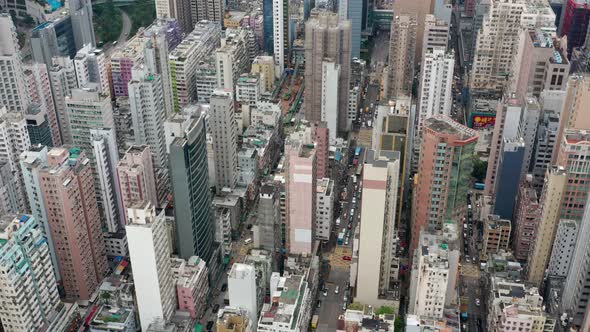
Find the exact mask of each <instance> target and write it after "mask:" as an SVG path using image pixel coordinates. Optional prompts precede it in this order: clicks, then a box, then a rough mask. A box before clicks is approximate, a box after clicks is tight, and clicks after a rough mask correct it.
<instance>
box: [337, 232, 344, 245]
mask: <svg viewBox="0 0 590 332" xmlns="http://www.w3.org/2000/svg"><path fill="white" fill-rule="evenodd" d="M343 244H344V232H341V233H340V234H338V245H339V246H341V245H343Z"/></svg>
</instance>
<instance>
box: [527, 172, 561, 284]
mask: <svg viewBox="0 0 590 332" xmlns="http://www.w3.org/2000/svg"><path fill="white" fill-rule="evenodd" d="M566 183H567V172H566V171H565V169H564V168H563V167H560V168H557V167H554V168H551V169H548V170H547V175H546V177H545V185H544V186H543V193H542V194H541V204H542V212H541V220H540V221H539V224H538V226H537V231H536V237H535V241H534V242H533V244H532V246H531V251H530V254H529V256H528V257H529V259H528V264H527V280H528V281H529V282H530V283H532V284H534V285H536V286H539V285H541V283H542V282H543V277H544V274H545V269H546V268H547V265H548V264H549V258H550V255H551V247H552V244H553V239H554V237H555V231H556V230H557V223H558V222H559V215H560V210H561V206H562V203H561V202H562V199H563V196H564V191H565V186H566Z"/></svg>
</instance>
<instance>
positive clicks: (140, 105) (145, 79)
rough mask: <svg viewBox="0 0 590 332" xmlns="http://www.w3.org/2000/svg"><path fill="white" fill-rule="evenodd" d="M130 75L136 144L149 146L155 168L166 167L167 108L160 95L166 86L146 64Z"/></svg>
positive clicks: (132, 117) (131, 106)
mask: <svg viewBox="0 0 590 332" xmlns="http://www.w3.org/2000/svg"><path fill="white" fill-rule="evenodd" d="M132 76H133V78H132V80H131V81H129V84H128V89H129V106H130V109H131V119H132V121H133V135H134V136H135V144H137V145H149V146H150V151H151V152H152V154H153V157H154V167H157V168H167V167H168V155H167V154H166V138H165V134H164V121H165V120H166V108H165V107H164V102H165V101H164V94H163V90H164V89H165V87H164V85H163V84H162V83H163V80H162V76H161V75H160V74H157V73H156V70H155V68H150V66H149V65H147V64H146V65H136V66H135V67H134V68H133V70H132ZM154 205H156V204H155V203H154Z"/></svg>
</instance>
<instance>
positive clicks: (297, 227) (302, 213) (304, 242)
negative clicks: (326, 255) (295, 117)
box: [285, 128, 317, 255]
mask: <svg viewBox="0 0 590 332" xmlns="http://www.w3.org/2000/svg"><path fill="white" fill-rule="evenodd" d="M307 129H308V130H307V132H309V133H308V134H309V137H307V139H308V140H307V141H306V140H302V139H299V138H295V137H290V138H288V139H287V142H286V143H285V172H286V174H287V178H286V184H285V187H286V192H287V202H286V203H287V204H286V208H287V219H286V222H285V224H286V225H285V227H286V228H285V232H286V233H287V234H286V236H285V237H286V248H287V253H290V254H295V255H296V254H310V253H311V252H312V249H313V241H314V238H315V236H314V232H315V227H316V226H315V223H316V222H315V219H316V202H317V200H316V171H315V169H316V151H315V150H314V149H313V148H311V147H310V145H309V143H311V132H310V131H311V130H309V129H310V128H307Z"/></svg>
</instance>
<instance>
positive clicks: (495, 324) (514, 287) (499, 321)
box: [487, 277, 556, 332]
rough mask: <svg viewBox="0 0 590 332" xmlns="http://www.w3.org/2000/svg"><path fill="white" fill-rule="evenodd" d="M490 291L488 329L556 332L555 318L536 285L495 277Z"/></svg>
mask: <svg viewBox="0 0 590 332" xmlns="http://www.w3.org/2000/svg"><path fill="white" fill-rule="evenodd" d="M490 284H491V290H490V294H489V295H488V299H489V300H488V304H487V308H488V319H487V323H488V331H523V332H552V331H553V330H554V329H555V323H556V322H555V319H553V318H550V317H549V316H548V315H547V314H546V313H545V311H544V307H543V297H541V295H539V290H538V289H537V288H536V287H527V286H525V285H524V284H520V283H514V282H510V281H507V280H503V279H501V278H498V277H492V278H491V282H490Z"/></svg>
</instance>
